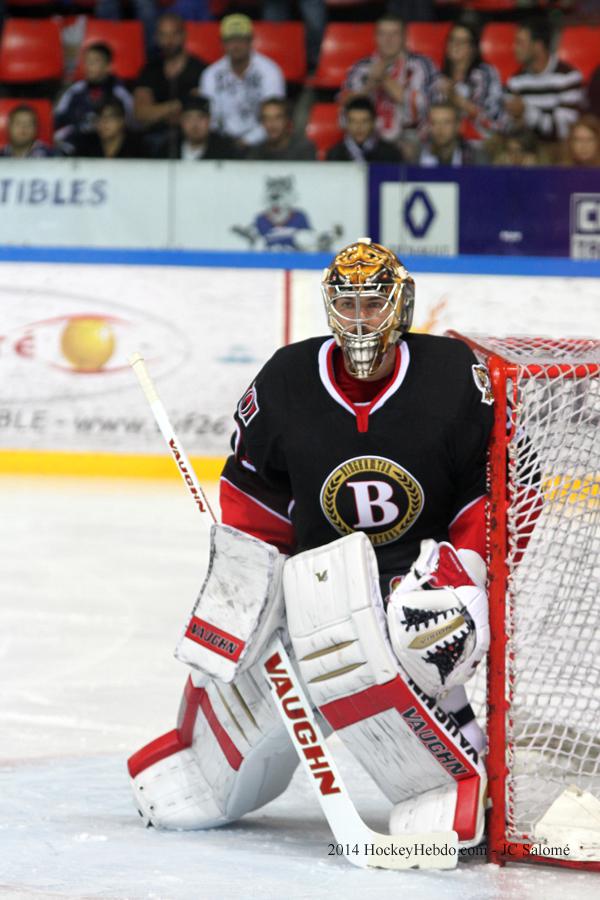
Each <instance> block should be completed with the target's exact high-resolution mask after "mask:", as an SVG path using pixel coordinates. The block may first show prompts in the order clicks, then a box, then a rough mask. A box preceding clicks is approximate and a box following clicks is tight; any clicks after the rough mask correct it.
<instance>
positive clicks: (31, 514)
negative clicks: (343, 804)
mask: <svg viewBox="0 0 600 900" xmlns="http://www.w3.org/2000/svg"><path fill="white" fill-rule="evenodd" d="M0 502H1V504H2V515H1V517H0V546H1V547H2V555H3V571H2V577H1V578H0V591H1V593H2V596H1V600H0V685H1V689H0V896H2V897H8V898H11V900H12V898H52V897H70V898H82V900H84V898H85V900H87V898H100V897H107V898H108V897H110V898H119V900H140V898H148V900H213V898H214V900H217V898H218V900H223V898H229V897H242V898H255V897H256V898H262V900H271V898H273V900H275V898H276V900H281V898H282V897H286V898H307V897H316V898H321V897H327V898H328V900H335V898H338V897H339V898H344V900H366V898H368V900H380V898H382V900H383V898H386V900H387V898H395V897H400V896H401V897H404V898H410V900H430V898H435V900H458V898H461V900H463V898H465V900H470V898H473V900H475V898H477V900H501V898H507V900H528V898H532V900H533V898H535V900H541V898H544V900H566V898H570V897H577V898H578V900H592V898H596V897H598V896H599V895H600V877H599V876H597V875H593V874H589V873H581V872H574V871H567V870H562V871H557V870H555V869H549V868H548V869H546V868H541V867H535V868H534V867H532V866H524V865H514V866H509V867H507V868H505V869H499V868H497V867H495V866H489V865H486V864H484V863H483V862H482V861H481V860H478V859H473V860H471V861H469V862H467V863H461V865H460V868H459V869H458V870H456V871H452V872H439V873H433V872H431V873H430V872H423V871H419V872H415V871H410V872H386V871H381V870H369V871H362V870H359V869H355V868H353V867H351V866H350V865H348V863H347V862H346V861H345V860H343V859H340V858H337V857H330V856H328V855H327V851H328V844H329V843H330V842H331V835H330V833H329V830H328V827H327V825H326V823H325V821H324V819H323V817H322V814H321V812H320V809H319V806H318V804H317V802H316V800H315V799H314V797H313V796H312V793H311V789H310V788H309V786H308V783H307V782H306V781H305V777H304V775H303V774H302V773H301V772H299V771H298V772H297V773H296V776H295V777H294V780H293V782H292V785H291V787H290V789H289V790H288V791H287V792H286V794H285V795H284V796H282V797H281V798H279V799H278V800H275V801H274V802H273V803H271V804H269V805H268V806H266V807H264V808H263V809H262V810H259V811H257V812H256V813H253V814H252V815H250V816H247V817H246V818H245V819H244V820H243V821H242V822H240V823H238V824H237V825H235V826H231V827H228V828H225V829H218V830H214V831H208V832H195V833H189V832H188V833H167V832H157V831H154V830H153V829H148V830H147V829H144V828H143V827H142V825H141V822H140V820H139V819H138V817H137V814H136V813H135V810H134V807H133V804H132V802H131V799H130V795H129V788H128V783H127V774H126V769H125V761H126V758H127V756H128V755H129V754H130V753H131V752H132V751H134V750H136V749H138V748H139V747H140V746H141V745H142V744H144V743H145V742H147V741H148V740H151V739H152V738H154V737H157V736H158V735H159V734H161V733H163V732H164V731H168V730H170V729H171V728H173V727H174V724H175V716H176V711H177V706H178V703H179V698H180V693H181V689H182V686H183V683H184V681H185V677H186V672H185V668H184V667H183V666H182V665H181V664H180V663H178V662H176V661H175V660H174V659H173V657H172V649H173V647H174V645H175V643H176V640H177V638H178V634H179V629H180V627H181V625H182V624H183V622H184V620H185V618H186V616H187V614H188V612H189V610H190V608H191V606H192V602H193V600H194V598H195V594H196V592H197V590H198V588H199V585H200V583H201V581H202V577H203V573H204V567H205V555H206V538H205V535H204V533H203V530H202V527H201V523H200V518H199V516H198V514H197V513H196V510H195V508H194V506H193V504H191V503H190V502H189V500H188V498H187V496H186V494H185V491H184V489H183V488H182V487H181V486H180V485H179V484H178V483H177V482H173V483H158V482H151V483H149V482H139V483H133V482H126V481H123V482H116V481H115V482H108V481H103V480H97V481H95V480H87V481H76V480H60V481H58V480H56V481H55V480H51V479H6V478H3V479H0ZM333 746H334V750H335V753H336V756H338V758H339V760H340V765H341V768H342V772H343V774H344V776H345V778H346V781H348V782H349V783H350V784H351V785H352V792H353V795H354V798H355V800H356V802H357V804H358V806H359V809H360V811H361V814H362V815H363V817H364V818H365V819H366V820H367V822H368V823H369V825H371V827H374V828H377V829H379V830H384V828H385V820H386V814H387V803H386V802H385V801H384V800H383V798H382V797H381V796H380V795H379V794H378V792H377V790H376V789H375V788H374V787H373V786H372V785H371V783H370V781H369V779H368V778H367V777H366V776H365V775H364V774H363V773H362V772H361V771H360V770H359V769H358V767H357V766H356V765H355V764H354V763H353V761H352V760H351V758H350V757H349V756H348V754H346V753H345V752H344V749H343V747H341V745H340V744H339V742H336V743H335V744H334V745H333Z"/></svg>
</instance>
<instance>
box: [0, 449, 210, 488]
mask: <svg viewBox="0 0 600 900" xmlns="http://www.w3.org/2000/svg"><path fill="white" fill-rule="evenodd" d="M191 462H192V465H193V466H194V469H195V471H196V474H197V475H198V478H199V479H200V480H201V481H218V479H219V476H220V474H221V472H222V470H223V465H224V463H225V458H224V457H220V456H192V457H191ZM0 475H65V476H72V477H81V478H90V477H92V478H96V477H98V478H160V479H173V478H180V477H181V476H180V474H179V470H178V469H177V466H176V465H175V463H174V461H173V460H172V459H171V457H170V456H167V455H165V456H141V455H127V454H124V453H67V452H63V451H49V450H0Z"/></svg>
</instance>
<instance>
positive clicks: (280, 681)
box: [129, 353, 458, 869]
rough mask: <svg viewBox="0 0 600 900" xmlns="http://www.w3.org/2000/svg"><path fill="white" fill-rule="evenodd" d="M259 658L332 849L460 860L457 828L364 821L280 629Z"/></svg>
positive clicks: (389, 863) (170, 432)
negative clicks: (378, 825)
mask: <svg viewBox="0 0 600 900" xmlns="http://www.w3.org/2000/svg"><path fill="white" fill-rule="evenodd" d="M129 364H130V365H131V367H132V369H133V371H134V372H135V374H136V376H137V378H138V381H139V383H140V385H141V387H142V390H143V391H144V394H145V396H146V399H147V401H148V403H149V405H150V408H151V410H152V413H153V415H154V418H155V420H156V423H157V425H158V427H159V429H160V431H161V433H162V435H163V437H164V439H165V441H166V443H167V445H168V447H169V450H170V452H171V455H172V456H173V458H174V460H175V463H176V464H177V467H178V469H179V472H180V474H181V477H182V478H183V480H184V482H185V484H186V486H187V488H188V491H189V493H190V495H191V497H192V498H193V500H194V503H195V504H196V508H197V509H198V511H199V512H200V513H201V515H202V519H203V521H204V523H205V525H206V527H207V528H209V527H210V525H211V523H212V522H215V521H216V518H215V515H214V513H213V511H212V509H211V508H210V505H209V503H208V501H207V499H206V496H205V494H204V491H203V490H202V488H201V486H200V483H199V481H198V478H197V477H196V473H195V472H194V470H193V468H192V465H191V463H190V461H189V459H188V457H187V455H186V453H185V451H184V450H183V447H182V446H181V444H180V443H179V439H178V438H177V435H176V434H175V431H174V429H173V426H172V425H171V422H170V421H169V417H168V416H167V413H166V410H165V408H164V406H163V404H162V402H161V400H160V398H159V396H158V394H157V392H156V389H155V387H154V384H153V382H152V380H151V378H150V375H149V374H148V370H147V369H146V365H145V362H144V359H143V357H142V356H141V355H140V354H139V353H134V354H133V355H132V356H131V357H130V358H129ZM260 664H261V670H262V673H263V675H264V677H265V679H266V681H267V684H268V685H269V688H270V689H271V692H272V697H273V700H274V703H275V706H276V707H277V711H278V712H279V715H280V716H281V718H282V720H283V722H284V724H285V727H286V729H287V732H288V734H289V736H290V740H291V742H292V744H293V746H294V749H295V750H296V753H297V754H298V758H299V759H300V762H301V763H302V765H303V767H304V770H305V772H306V773H307V775H308V778H309V780H310V782H311V784H312V785H313V788H314V791H315V794H316V796H317V799H318V801H319V804H320V806H321V809H322V810H323V813H324V815H325V818H326V819H327V822H328V823H329V827H330V829H331V832H332V834H333V837H334V838H335V841H336V845H337V846H336V855H337V853H338V850H337V848H338V847H339V848H341V849H340V855H343V856H345V857H346V859H347V860H348V862H350V863H352V864H353V865H355V866H359V867H360V868H367V867H374V868H383V869H410V868H423V869H453V868H455V866H456V864H457V862H458V838H457V834H456V832H455V831H440V832H423V833H414V834H402V835H388V834H381V833H380V832H377V831H373V830H372V829H371V828H369V827H368V825H366V824H365V822H363V820H362V819H361V817H360V815H359V814H358V811H357V809H356V807H355V806H354V803H353V801H352V799H351V798H350V795H349V793H348V790H347V788H346V786H345V784H344V782H343V780H342V777H341V775H340V773H339V771H338V768H337V765H336V763H335V760H334V758H333V755H332V754H331V752H330V750H329V748H328V747H327V744H326V743H325V738H324V737H323V733H322V731H321V728H320V726H319V724H318V722H317V720H316V717H315V715H314V713H313V711H312V707H311V704H310V703H309V701H308V700H307V698H306V696H305V694H304V690H303V688H302V686H301V684H300V681H299V678H298V676H297V674H296V672H295V671H294V668H293V666H292V664H291V662H290V659H289V657H288V654H287V652H286V650H285V647H284V645H283V642H282V640H281V637H280V636H279V635H278V634H275V635H274V637H273V638H272V640H271V642H270V644H269V646H268V648H267V650H266V651H265V652H264V654H263V655H262V657H261V663H260Z"/></svg>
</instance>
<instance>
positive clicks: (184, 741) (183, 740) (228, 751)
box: [127, 678, 244, 778]
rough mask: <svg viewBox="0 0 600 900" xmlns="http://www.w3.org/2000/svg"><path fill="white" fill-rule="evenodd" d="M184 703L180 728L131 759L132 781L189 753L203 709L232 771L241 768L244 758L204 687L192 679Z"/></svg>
mask: <svg viewBox="0 0 600 900" xmlns="http://www.w3.org/2000/svg"><path fill="white" fill-rule="evenodd" d="M183 704H184V709H183V717H182V719H181V723H180V725H179V728H176V729H175V730H174V731H169V732H167V734H163V735H162V736H161V737H159V738H157V739H156V740H155V741H151V742H150V743H149V744H146V746H145V747H142V749H141V750H138V751H137V753H134V754H133V756H131V757H130V758H129V760H128V761H127V768H128V769H129V774H130V775H131V777H132V778H135V777H136V775H139V774H140V772H143V771H144V769H148V768H150V766H153V765H154V764H155V763H157V762H160V761H161V759H166V758H167V757H168V756H172V755H173V754H174V753H178V752H179V751H180V750H186V749H187V748H188V747H191V745H192V739H193V737H194V726H195V724H196V717H197V715H198V710H199V709H201V710H202V712H203V714H204V717H205V719H206V721H207V722H208V725H209V727H210V730H211V731H212V733H213V734H214V736H215V737H216V739H217V742H218V744H219V747H220V748H221V750H222V751H223V756H224V757H225V759H226V760H227V762H228V763H229V765H230V766H231V768H232V769H235V770H236V772H237V770H238V769H239V768H240V766H241V765H242V763H243V761H244V757H243V756H242V754H241V753H240V751H239V750H238V749H237V747H236V746H235V744H234V743H233V741H232V740H231V738H230V737H229V735H228V734H227V732H226V731H225V729H224V728H223V726H222V725H221V723H220V722H219V720H218V719H217V715H216V713H215V711H214V709H213V706H212V703H211V702H210V699H209V696H208V694H207V693H206V691H205V690H204V688H197V687H194V685H193V684H192V679H191V678H188V680H187V682H186V685H185V690H184V693H183Z"/></svg>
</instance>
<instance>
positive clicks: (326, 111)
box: [306, 103, 344, 159]
mask: <svg viewBox="0 0 600 900" xmlns="http://www.w3.org/2000/svg"><path fill="white" fill-rule="evenodd" d="M343 136H344V132H343V130H342V128H341V127H340V108H339V106H338V105H337V103H315V104H313V107H312V109H311V111H310V115H309V117H308V122H307V124H306V137H307V138H309V140H311V141H313V142H314V143H315V144H316V145H317V151H318V157H319V159H325V154H326V152H327V151H328V150H329V148H330V147H333V145H334V144H337V142H338V141H341V139H342V138H343Z"/></svg>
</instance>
